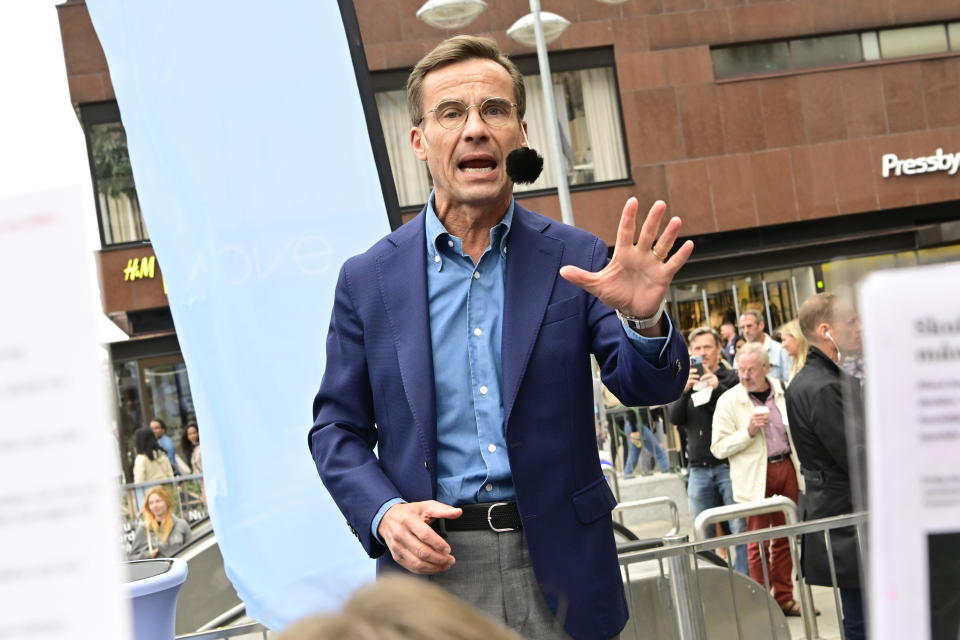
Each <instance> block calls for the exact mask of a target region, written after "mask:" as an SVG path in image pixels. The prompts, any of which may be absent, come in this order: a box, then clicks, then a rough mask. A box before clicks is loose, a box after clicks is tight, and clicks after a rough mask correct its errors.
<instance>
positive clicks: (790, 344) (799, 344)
mask: <svg viewBox="0 0 960 640" xmlns="http://www.w3.org/2000/svg"><path fill="white" fill-rule="evenodd" d="M777 331H778V332H779V333H780V343H781V344H782V345H783V348H784V350H785V351H786V352H787V355H788V356H790V359H791V360H792V362H793V366H792V367H790V373H789V374H788V375H787V379H786V382H787V383H789V382H790V381H791V380H793V376H795V375H797V372H798V371H800V369H803V365H805V364H806V363H807V351H809V350H810V343H809V342H807V339H806V338H805V337H803V332H802V331H800V321H799V320H797V319H796V318H794V319H793V320H791V321H790V322H788V323H786V324H785V325H783V326H781V327H780V328H779V329H777Z"/></svg>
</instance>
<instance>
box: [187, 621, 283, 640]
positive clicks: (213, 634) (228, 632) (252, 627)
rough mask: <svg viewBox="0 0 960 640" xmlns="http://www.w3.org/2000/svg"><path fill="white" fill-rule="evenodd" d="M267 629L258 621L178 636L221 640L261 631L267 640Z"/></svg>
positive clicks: (189, 638)
mask: <svg viewBox="0 0 960 640" xmlns="http://www.w3.org/2000/svg"><path fill="white" fill-rule="evenodd" d="M268 631H269V629H267V628H266V627H265V626H263V625H262V624H260V623H258V622H251V623H249V624H238V625H235V626H232V627H221V628H219V629H211V630H209V631H198V632H196V633H186V634H184V635H181V636H177V640H220V639H221V638H236V637H237V636H246V635H250V634H254V633H259V634H260V636H261V637H262V638H263V640H267V637H268V636H267V632H268Z"/></svg>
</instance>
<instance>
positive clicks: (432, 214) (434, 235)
mask: <svg viewBox="0 0 960 640" xmlns="http://www.w3.org/2000/svg"><path fill="white" fill-rule="evenodd" d="M433 196H434V192H433V191H431V192H430V197H429V198H428V199H427V212H426V220H425V224H424V229H425V230H426V240H427V258H429V259H430V260H431V261H434V258H435V257H436V256H439V255H440V250H439V248H438V245H439V242H440V241H441V240H444V239H445V238H446V237H447V236H449V237H450V238H454V237H455V236H451V235H450V232H449V231H447V228H446V227H444V226H443V223H442V222H440V218H438V217H437V212H436V210H435V209H434V208H433ZM514 208H515V201H514V199H513V198H510V206H508V207H507V212H506V213H505V214H504V216H503V219H502V220H500V222H498V223H497V224H496V225H495V226H494V227H493V229H491V230H490V238H491V242H493V243H495V244H496V245H497V247H498V249H499V251H500V253H501V255H503V254H506V252H507V238H508V237H509V235H510V226H511V225H512V224H513V211H514ZM457 246H458V247H459V240H458V241H457ZM434 262H435V263H436V268H437V269H438V270H440V269H442V268H443V263H442V261H439V262H437V261H434Z"/></svg>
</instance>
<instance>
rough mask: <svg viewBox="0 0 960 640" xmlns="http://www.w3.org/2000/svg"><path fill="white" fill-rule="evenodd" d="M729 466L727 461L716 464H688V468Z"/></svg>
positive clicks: (719, 461)
mask: <svg viewBox="0 0 960 640" xmlns="http://www.w3.org/2000/svg"><path fill="white" fill-rule="evenodd" d="M725 464H729V463H728V462H727V461H726V460H718V461H716V462H688V463H687V466H688V467H719V466H720V465H725Z"/></svg>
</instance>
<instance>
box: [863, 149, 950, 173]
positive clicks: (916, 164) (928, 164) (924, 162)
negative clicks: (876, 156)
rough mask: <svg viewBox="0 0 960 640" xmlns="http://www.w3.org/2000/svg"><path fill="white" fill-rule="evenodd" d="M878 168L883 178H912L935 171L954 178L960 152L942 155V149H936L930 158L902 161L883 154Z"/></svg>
mask: <svg viewBox="0 0 960 640" xmlns="http://www.w3.org/2000/svg"><path fill="white" fill-rule="evenodd" d="M880 166H881V170H880V174H881V175H882V176H883V177H884V178H889V177H890V175H891V174H892V175H895V176H899V175H908V176H912V175H917V174H920V173H934V172H937V171H946V172H947V174H948V175H951V176H955V175H957V171H958V170H960V152H958V153H944V152H943V149H937V152H936V153H935V154H933V155H932V156H923V157H920V158H904V159H902V160H901V159H900V158H898V157H897V154H895V153H885V154H883V157H882V158H881V159H880Z"/></svg>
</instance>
